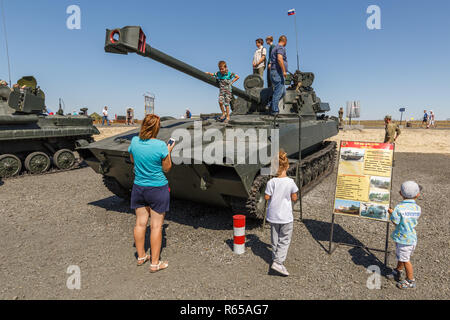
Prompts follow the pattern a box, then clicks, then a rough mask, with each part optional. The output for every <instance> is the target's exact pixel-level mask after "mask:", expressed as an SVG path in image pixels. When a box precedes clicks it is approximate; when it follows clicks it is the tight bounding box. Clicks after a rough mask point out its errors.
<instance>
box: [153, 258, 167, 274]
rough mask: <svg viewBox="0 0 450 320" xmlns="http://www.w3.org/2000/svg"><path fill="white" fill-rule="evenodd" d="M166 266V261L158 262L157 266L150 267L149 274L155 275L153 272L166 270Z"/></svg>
mask: <svg viewBox="0 0 450 320" xmlns="http://www.w3.org/2000/svg"><path fill="white" fill-rule="evenodd" d="M168 266H169V263H168V262H167V261H159V262H158V264H151V265H150V272H151V273H155V272H158V271H161V270H164V269H166V268H167V267H168Z"/></svg>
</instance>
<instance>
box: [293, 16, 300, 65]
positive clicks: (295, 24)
mask: <svg viewBox="0 0 450 320" xmlns="http://www.w3.org/2000/svg"><path fill="white" fill-rule="evenodd" d="M294 27H295V42H296V45H297V70H300V64H299V60H298V33H297V12H294Z"/></svg>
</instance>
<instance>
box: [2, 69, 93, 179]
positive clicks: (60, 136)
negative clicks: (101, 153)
mask: <svg viewBox="0 0 450 320" xmlns="http://www.w3.org/2000/svg"><path fill="white" fill-rule="evenodd" d="M17 83H18V85H15V86H14V88H13V89H11V88H9V87H8V86H7V85H6V84H5V83H2V84H0V178H10V177H15V176H19V175H21V174H23V173H30V174H43V173H45V172H47V171H49V170H52V171H53V170H69V169H72V168H74V167H76V165H77V163H78V160H77V157H76V155H75V154H74V151H75V148H76V147H79V146H86V145H89V143H91V142H93V141H94V139H93V135H94V134H99V133H100V132H99V131H98V129H97V128H96V127H95V126H94V125H93V121H92V119H91V118H90V117H88V116H87V109H86V108H83V109H81V112H80V115H77V116H64V115H63V112H62V110H61V107H60V110H59V111H58V112H57V114H56V115H48V114H47V112H46V106H45V94H44V92H43V91H42V90H41V89H40V87H39V86H37V82H36V79H35V78H34V77H32V76H27V77H23V78H21V79H20V80H19V81H18V82H17Z"/></svg>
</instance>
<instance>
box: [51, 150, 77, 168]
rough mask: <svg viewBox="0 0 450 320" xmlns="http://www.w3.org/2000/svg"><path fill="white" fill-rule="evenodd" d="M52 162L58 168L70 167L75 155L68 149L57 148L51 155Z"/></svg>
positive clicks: (73, 162)
mask: <svg viewBox="0 0 450 320" xmlns="http://www.w3.org/2000/svg"><path fill="white" fill-rule="evenodd" d="M53 163H54V164H55V166H57V167H58V168H59V169H62V170H66V169H70V168H72V167H73V165H74V164H75V155H74V154H73V152H72V151H70V150H69V149H61V150H58V151H56V152H55V154H54V155H53Z"/></svg>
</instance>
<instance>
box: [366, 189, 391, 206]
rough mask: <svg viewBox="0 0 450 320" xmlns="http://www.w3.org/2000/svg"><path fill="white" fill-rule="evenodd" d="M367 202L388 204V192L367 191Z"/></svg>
mask: <svg viewBox="0 0 450 320" xmlns="http://www.w3.org/2000/svg"><path fill="white" fill-rule="evenodd" d="M369 200H370V201H373V202H379V203H388V202H389V191H382V192H380V191H373V190H370V191H369Z"/></svg>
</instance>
